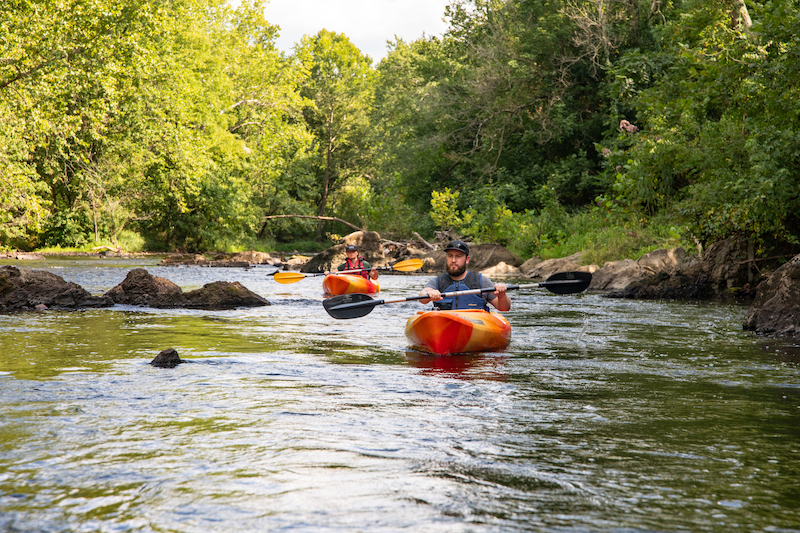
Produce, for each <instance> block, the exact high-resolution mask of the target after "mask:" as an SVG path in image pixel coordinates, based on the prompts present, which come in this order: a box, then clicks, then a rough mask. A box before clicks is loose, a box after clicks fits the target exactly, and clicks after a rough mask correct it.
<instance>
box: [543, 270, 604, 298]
mask: <svg viewBox="0 0 800 533" xmlns="http://www.w3.org/2000/svg"><path fill="white" fill-rule="evenodd" d="M591 282H592V275H591V274H590V273H589V272H559V273H557V274H553V275H552V276H550V277H549V278H547V280H546V281H543V282H541V283H540V284H539V285H540V286H542V287H544V288H545V289H547V290H548V291H550V292H552V293H554V294H575V293H578V292H583V291H585V290H586V289H587V288H588V287H589V284H590V283H591Z"/></svg>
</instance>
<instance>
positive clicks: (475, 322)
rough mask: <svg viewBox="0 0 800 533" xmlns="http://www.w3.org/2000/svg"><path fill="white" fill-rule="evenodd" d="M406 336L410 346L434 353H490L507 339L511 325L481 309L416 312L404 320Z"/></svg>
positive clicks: (503, 318) (506, 343)
mask: <svg viewBox="0 0 800 533" xmlns="http://www.w3.org/2000/svg"><path fill="white" fill-rule="evenodd" d="M406 337H408V340H409V341H411V344H412V347H413V348H414V349H417V350H421V351H423V352H430V353H435V354H437V355H447V354H452V353H462V352H491V351H497V350H502V349H504V348H505V347H506V346H508V343H509V342H511V324H509V323H508V320H506V317H504V316H503V315H501V314H499V313H489V312H487V311H483V310H481V309H469V310H463V311H420V312H418V313H417V314H416V315H415V316H412V317H411V318H409V319H408V322H407V323H406Z"/></svg>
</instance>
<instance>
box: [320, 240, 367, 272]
mask: <svg viewBox="0 0 800 533" xmlns="http://www.w3.org/2000/svg"><path fill="white" fill-rule="evenodd" d="M344 253H345V255H347V258H346V259H345V260H344V263H342V264H341V265H339V266H338V267H337V269H336V270H338V271H342V270H360V272H354V274H355V275H357V276H362V277H364V278H367V279H378V271H377V270H376V269H375V268H374V267H373V266H372V265H370V264H369V263H368V262H367V261H365V260H364V258H363V257H361V256H359V255H358V246H356V245H354V244H348V245H347V248H345V249H344ZM326 274H327V272H326Z"/></svg>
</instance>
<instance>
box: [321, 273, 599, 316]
mask: <svg viewBox="0 0 800 533" xmlns="http://www.w3.org/2000/svg"><path fill="white" fill-rule="evenodd" d="M591 282H592V275H591V274H590V273H588V272H559V273H556V274H553V275H552V276H550V277H549V278H547V279H546V280H545V281H542V282H540V283H529V284H526V285H506V291H512V290H516V289H535V288H538V287H544V288H545V289H547V290H548V291H550V292H552V293H555V294H575V293H578V292H583V291H584V290H586V289H587V288H588V287H589V284H590V283H591ZM496 290H497V288H496V287H484V288H480V289H469V290H465V291H453V292H445V293H442V295H441V296H442V298H449V297H451V296H460V295H463V294H482V293H484V292H494V291H496ZM430 299H431V297H430V296H429V295H427V294H423V295H419V296H408V297H406V298H393V299H386V300H375V299H373V298H371V297H370V296H368V295H366V294H360V293H353V294H343V295H341V296H334V297H333V298H330V299H328V300H325V301H324V302H322V305H323V306H324V307H325V311H327V312H328V314H329V315H331V316H332V317H333V318H359V317H362V316H364V315H367V314H369V313H370V312H372V310H373V309H375V306H376V305H382V304H392V303H398V302H408V301H412V300H430Z"/></svg>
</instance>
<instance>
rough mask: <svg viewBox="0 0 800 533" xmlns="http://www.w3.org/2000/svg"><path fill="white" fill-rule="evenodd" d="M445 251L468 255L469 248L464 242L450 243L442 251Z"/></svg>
mask: <svg viewBox="0 0 800 533" xmlns="http://www.w3.org/2000/svg"><path fill="white" fill-rule="evenodd" d="M447 250H458V251H459V252H463V253H465V254H467V255H469V246H468V245H467V243H465V242H464V241H450V242H449V243H448V244H447V246H445V247H444V251H445V252H446V251H447Z"/></svg>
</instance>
